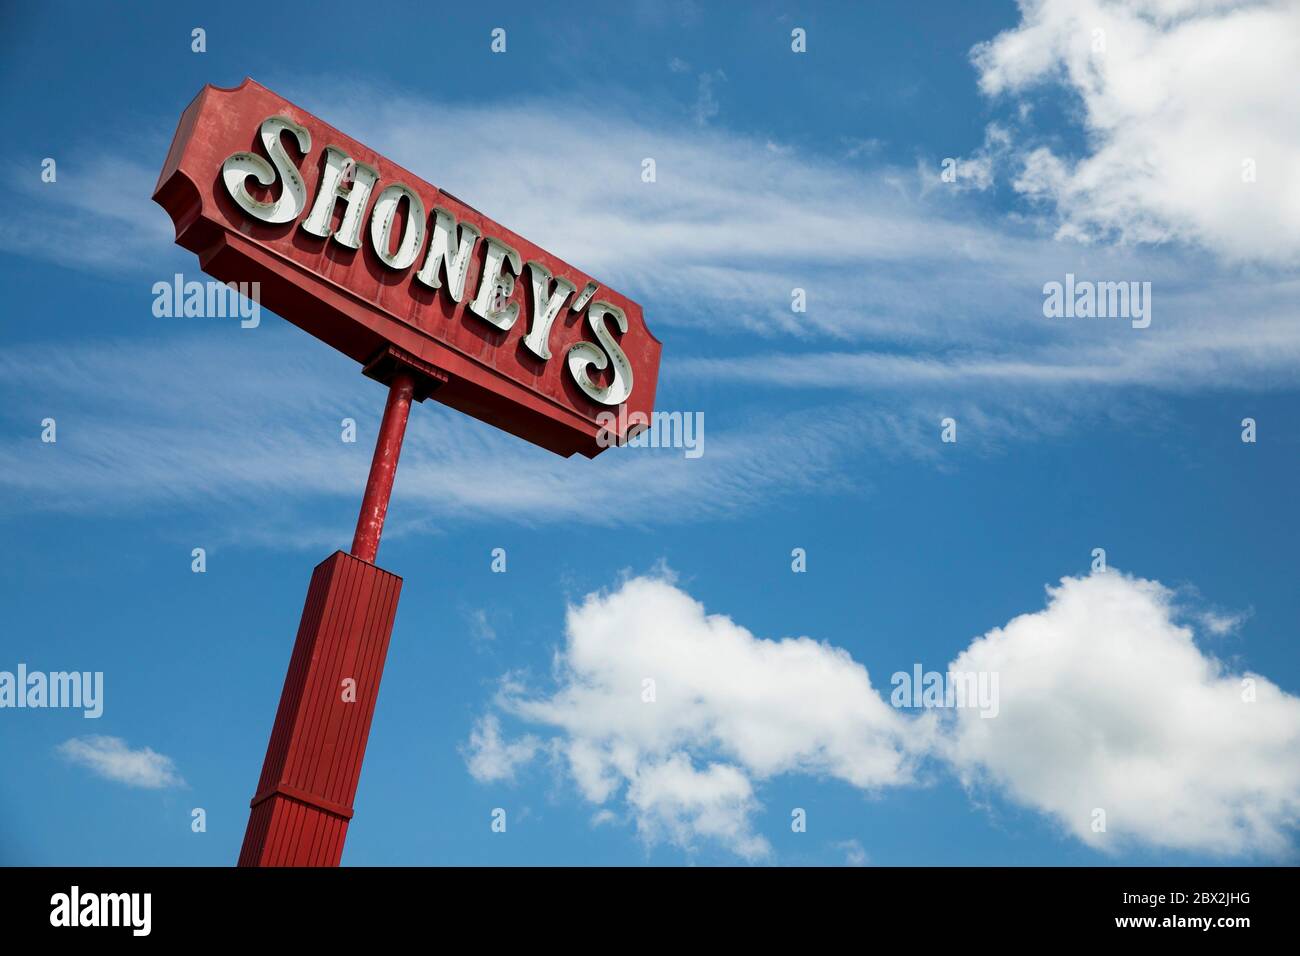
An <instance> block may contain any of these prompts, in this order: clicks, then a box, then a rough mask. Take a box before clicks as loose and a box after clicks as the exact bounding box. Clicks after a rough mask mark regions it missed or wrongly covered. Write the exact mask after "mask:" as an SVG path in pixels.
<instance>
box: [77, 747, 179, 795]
mask: <svg viewBox="0 0 1300 956" xmlns="http://www.w3.org/2000/svg"><path fill="white" fill-rule="evenodd" d="M57 751H58V753H59V754H60V756H62V757H64V758H65V759H66V760H68V761H69V762H71V763H74V764H76V765H78V766H81V767H86V768H88V769H89V770H90V771H91V772H92V773H94V774H96V775H97V776H100V777H103V778H104V779H105V780H112V781H114V782H115V783H124V784H126V785H127V786H128V787H142V788H144V789H147V790H161V789H164V788H166V787H183V786H185V781H184V780H182V779H181V775H180V773H179V772H178V771H177V769H176V764H175V762H174V761H173V760H172V758H171V757H168V756H165V755H163V754H160V753H157V752H156V751H154V750H151V749H150V748H148V747H141V748H140V749H138V750H132V749H131V747H130V746H129V745H128V744H127V742H126V741H125V740H123V739H122V738H121V737H105V736H102V735H100V734H90V735H87V736H84V737H73V738H72V739H70V740H65V741H64V742H63V743H61V744H59V746H58V748H57Z"/></svg>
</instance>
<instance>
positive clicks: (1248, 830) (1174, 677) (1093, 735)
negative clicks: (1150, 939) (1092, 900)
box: [944, 570, 1300, 854]
mask: <svg viewBox="0 0 1300 956" xmlns="http://www.w3.org/2000/svg"><path fill="white" fill-rule="evenodd" d="M1048 595H1049V600H1048V604H1047V607H1046V608H1045V609H1044V610H1041V611H1037V612H1035V613H1032V614H1025V615H1022V616H1020V617H1017V618H1016V619H1014V620H1012V621H1011V622H1009V623H1008V624H1007V625H1006V626H1005V627H1002V628H996V629H994V630H992V631H990V632H989V633H988V634H985V635H984V636H983V637H981V638H979V639H977V640H976V641H974V642H973V643H972V644H971V645H970V647H969V648H967V649H966V650H965V651H964V652H963V653H962V654H961V655H959V656H958V657H957V659H956V660H955V661H953V663H952V665H951V668H950V669H952V670H960V671H976V672H980V671H986V672H992V673H998V674H1000V675H1001V712H1000V713H999V715H998V717H997V719H995V720H983V719H981V718H980V717H979V716H978V714H976V713H974V712H972V711H969V710H960V711H956V712H955V713H956V714H957V719H956V722H955V725H954V726H953V728H952V733H951V736H950V737H947V738H945V743H944V753H945V755H946V756H947V758H948V759H949V760H950V761H951V762H952V763H953V765H954V766H955V767H956V768H957V769H958V771H959V773H960V774H961V776H962V778H963V779H964V780H965V781H967V782H968V783H975V782H986V783H988V784H991V785H993V786H995V787H997V788H998V789H1000V790H1001V791H1002V792H1003V793H1005V794H1006V795H1007V796H1008V797H1010V798H1011V799H1012V800H1014V801H1016V802H1018V803H1021V804H1023V805H1025V806H1030V807H1033V808H1035V809H1037V810H1041V811H1042V812H1044V813H1047V814H1049V815H1050V816H1052V817H1053V818H1055V819H1056V820H1057V821H1058V822H1059V823H1060V824H1061V825H1062V827H1064V829H1065V830H1066V832H1068V833H1070V834H1072V835H1073V836H1075V837H1077V838H1078V839H1080V840H1082V841H1084V842H1085V843H1087V844H1089V845H1090V846H1093V847H1096V848H1098V849H1101V850H1117V849H1120V848H1123V847H1126V846H1127V845H1128V844H1129V843H1132V842H1141V843H1145V844H1148V845H1152V846H1157V847H1166V848H1173V849H1183V850H1203V851H1208V852H1211V853H1217V854H1236V853H1246V852H1258V851H1262V852H1265V853H1278V852H1281V851H1283V850H1284V849H1285V848H1286V847H1287V846H1288V844H1289V839H1290V834H1289V831H1290V830H1291V829H1292V828H1293V827H1294V826H1295V825H1296V823H1297V821H1298V820H1300V699H1298V698H1296V697H1294V696H1292V695H1290V694H1287V693H1285V692H1284V691H1282V690H1281V689H1280V688H1278V687H1277V685H1275V684H1273V683H1272V682H1270V681H1269V680H1268V679H1267V678H1265V677H1263V676H1261V675H1258V674H1252V673H1249V672H1248V673H1246V674H1234V673H1232V672H1230V671H1229V670H1228V669H1227V668H1226V667H1225V666H1224V665H1223V664H1222V663H1220V662H1219V661H1218V660H1217V659H1215V658H1214V657H1212V656H1210V655H1208V654H1206V653H1204V652H1203V651H1202V650H1201V649H1200V648H1198V647H1197V646H1196V643H1195V641H1194V640H1193V634H1192V631H1191V629H1190V628H1188V627H1184V626H1181V625H1180V624H1178V623H1177V610H1176V608H1175V606H1174V603H1173V595H1172V593H1171V592H1170V591H1168V590H1167V589H1166V588H1164V587H1163V586H1161V585H1160V584H1159V583H1157V582H1155V581H1146V580H1141V579H1139V578H1132V577H1128V576H1126V575H1123V574H1121V573H1119V572H1116V571H1113V570H1112V571H1108V572H1106V573H1101V574H1094V575H1092V576H1090V577H1087V578H1064V579H1063V580H1062V581H1061V583H1060V585H1059V586H1058V587H1055V588H1050V589H1049V592H1048ZM1247 682H1253V688H1252V684H1251V683H1247ZM1249 689H1253V698H1252V695H1251V694H1250V693H1249V692H1248V690H1249ZM1097 809H1101V810H1103V811H1105V825H1106V829H1105V832H1097V831H1095V830H1094V827H1093V820H1094V810H1097Z"/></svg>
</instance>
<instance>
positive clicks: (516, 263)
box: [469, 236, 524, 331]
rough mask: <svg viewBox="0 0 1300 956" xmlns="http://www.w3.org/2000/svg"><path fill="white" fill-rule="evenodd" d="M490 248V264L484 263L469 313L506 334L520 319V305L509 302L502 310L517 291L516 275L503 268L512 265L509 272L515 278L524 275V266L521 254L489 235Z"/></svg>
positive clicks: (488, 251)
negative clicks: (476, 293) (502, 306)
mask: <svg viewBox="0 0 1300 956" xmlns="http://www.w3.org/2000/svg"><path fill="white" fill-rule="evenodd" d="M487 247H488V248H487V261H486V262H484V263H483V277H482V278H481V279H480V280H479V284H478V296H476V297H475V299H474V301H473V302H471V303H470V304H469V310H470V311H471V312H473V313H474V314H475V315H477V316H478V317H479V318H480V319H483V320H484V321H485V322H488V323H489V324H491V325H495V326H496V327H497V328H498V329H501V330H502V331H505V330H506V329H508V328H510V327H511V326H512V325H514V324H515V319H517V318H519V303H518V302H510V303H508V304H506V306H505V308H501V307H500V306H501V304H502V303H504V302H506V300H507V299H509V298H510V295H511V293H513V292H514V291H515V276H512V275H509V274H508V273H506V272H505V271H504V270H503V268H502V267H503V266H504V265H505V264H506V263H507V262H509V263H510V269H511V271H512V272H514V274H515V275H516V276H517V275H519V273H521V272H523V268H524V267H523V264H522V263H521V261H520V259H519V253H517V252H515V250H513V249H511V248H510V247H509V246H507V245H506V244H505V243H503V242H499V241H497V240H496V239H493V238H492V237H491V236H489V237H488V240H487Z"/></svg>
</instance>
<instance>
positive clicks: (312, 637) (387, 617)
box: [239, 369, 416, 866]
mask: <svg viewBox="0 0 1300 956" xmlns="http://www.w3.org/2000/svg"><path fill="white" fill-rule="evenodd" d="M415 386H416V380H415V376H414V375H413V374H412V373H411V372H410V371H408V370H405V369H398V370H397V371H396V372H394V373H393V375H392V380H391V383H390V385H389V389H388V402H387V404H386V405H385V406H384V418H383V421H382V423H381V424H380V427H379V437H378V438H377V439H376V441H375V454H374V458H373V459H372V461H371V464H370V477H369V479H368V480H367V482H366V493H365V497H364V498H363V499H362V504H361V514H360V516H359V517H358V518H357V530H356V535H355V536H354V538H353V541H352V553H351V554H344V553H343V552H342V551H336V552H335V553H334V554H332V555H331V556H330V557H328V558H326V559H325V560H324V561H323V562H321V563H320V564H319V565H318V566H317V567H316V570H315V572H313V574H312V578H311V585H310V586H309V587H308V589H307V601H306V604H305V606H304V607H303V612H302V621H301V623H300V624H299V626H298V637H297V639H296V640H295V642H294V647H293V654H292V656H291V657H290V659H289V671H288V673H287V674H286V676H285V679H284V690H283V691H282V692H281V695H280V707H279V710H278V711H277V712H276V715H275V725H274V728H273V729H272V731H271V741H270V743H269V744H268V745H267V749H266V759H265V761H264V762H263V764H262V776H261V779H260V781H259V782H258V785H257V794H256V795H255V796H254V797H253V799H252V801H251V803H250V808H251V811H250V814H249V819H248V828H247V830H246V831H245V833H244V845H243V849H242V850H241V851H240V854H239V865H240V866H338V864H339V860H340V859H341V858H342V855H343V841H344V839H345V838H346V837H347V829H348V822H349V821H350V820H351V819H352V801H353V798H354V797H355V795H356V791H357V782H358V780H359V779H360V777H361V762H362V758H363V757H364V756H365V751H366V740H367V738H368V737H369V736H370V721H371V718H372V717H373V716H374V711H375V700H376V698H377V697H378V694H379V682H380V678H381V677H382V676H383V672H384V659H385V657H386V656H387V654H388V641H389V638H390V636H391V635H392V630H393V618H394V615H395V614H396V612H397V600H398V597H399V595H400V593H401V589H402V579H401V578H399V577H398V576H397V575H395V574H390V573H389V572H387V571H384V570H383V569H382V568H379V567H377V566H376V565H375V563H374V561H375V556H376V554H377V553H378V551H379V539H380V535H381V534H382V532H383V527H384V518H385V515H386V514H387V511H388V501H389V497H390V495H391V493H392V489H393V478H394V476H395V475H396V472H397V460H398V457H399V456H400V454H401V451H402V439H403V437H404V435H405V433H406V422H407V417H408V416H409V414H410V411H411V398H412V396H413V394H414V392H415Z"/></svg>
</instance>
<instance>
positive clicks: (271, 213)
mask: <svg viewBox="0 0 1300 956" xmlns="http://www.w3.org/2000/svg"><path fill="white" fill-rule="evenodd" d="M285 130H288V131H289V132H290V133H293V135H294V138H295V139H297V140H298V148H299V149H300V150H302V153H303V155H304V156H305V155H307V153H308V152H310V151H311V133H309V132H308V131H307V129H306V127H303V126H299V125H298V124H297V123H295V122H294V121H293V120H291V119H288V118H286V117H283V116H270V117H267V118H266V119H265V120H263V121H262V127H261V138H262V146H263V147H264V148H265V149H266V154H267V155H268V156H270V157H271V162H270V163H268V162H267V161H266V160H264V159H263V158H262V157H261V156H258V155H257V154H256V153H234V154H233V155H231V156H230V157H229V158H227V159H226V161H225V162H224V163H222V164H221V181H222V182H224V183H225V184H226V192H228V193H230V198H232V199H233V200H234V201H235V202H236V203H237V204H238V205H239V207H240V208H241V209H243V210H244V212H246V213H248V214H249V215H250V216H253V217H254V218H256V219H260V220H262V221H263V222H270V223H282V222H292V221H293V220H295V219H297V218H298V215H299V213H301V212H302V211H303V209H304V208H305V207H306V205H307V186H306V184H305V183H304V182H303V181H302V175H301V174H300V173H299V172H298V167H297V166H295V165H294V164H293V161H292V160H290V159H289V154H288V153H286V152H285V150H284V145H283V144H282V143H281V142H280V134H281V133H283V132H284V131H285ZM271 163H274V164H275V168H274V169H272V168H271ZM277 174H278V175H277ZM249 176H255V177H257V181H258V182H259V183H261V184H262V185H263V186H271V185H273V184H274V183H275V181H276V179H277V178H279V179H283V180H284V189H283V191H281V193H280V198H279V199H276V200H273V201H271V202H259V201H258V200H256V199H254V198H253V197H252V195H251V194H250V193H249V191H248V186H247V185H246V180H247V179H248V177H249Z"/></svg>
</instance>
